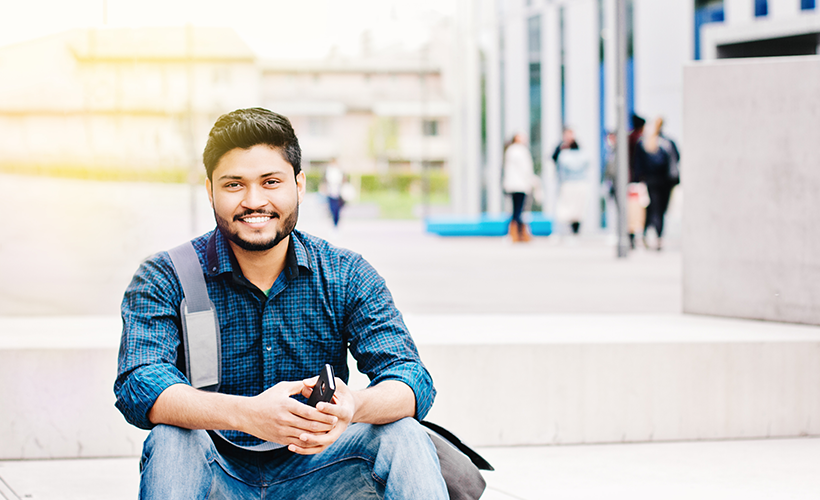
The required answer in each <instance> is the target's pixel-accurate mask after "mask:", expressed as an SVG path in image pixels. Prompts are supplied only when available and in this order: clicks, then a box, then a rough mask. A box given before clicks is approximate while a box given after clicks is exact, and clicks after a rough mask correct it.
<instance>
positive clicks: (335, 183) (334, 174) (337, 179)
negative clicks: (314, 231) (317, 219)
mask: <svg viewBox="0 0 820 500" xmlns="http://www.w3.org/2000/svg"><path fill="white" fill-rule="evenodd" d="M343 185H344V172H342V169H341V167H339V163H338V162H337V161H336V158H334V159H333V160H331V162H330V163H329V164H328V166H327V168H326V169H325V178H324V191H325V196H327V202H328V207H329V208H330V215H331V217H332V218H333V227H338V225H339V216H340V215H341V212H342V207H343V206H344V203H345V202H344V198H343V197H342V186H343Z"/></svg>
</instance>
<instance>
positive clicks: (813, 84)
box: [682, 56, 820, 324]
mask: <svg viewBox="0 0 820 500" xmlns="http://www.w3.org/2000/svg"><path fill="white" fill-rule="evenodd" d="M684 77H685V82H684V83H685V94H684V103H685V108H684V109H685V116H684V124H685V132H686V136H687V151H686V152H685V158H686V160H685V161H686V163H685V169H683V170H682V175H683V177H682V180H683V185H684V186H686V192H687V198H686V204H685V206H684V226H683V242H684V251H683V257H684V280H683V281H684V283H683V286H684V289H683V302H684V303H683V307H684V311H685V312H689V313H698V314H712V315H719V316H732V317H741V318H754V319H764V320H772V321H787V322H797V323H809V324H820V286H819V285H818V283H820V224H818V214H820V196H818V193H820V170H818V168H817V167H818V160H817V140H818V138H820V92H818V86H817V82H820V57H817V56H807V57H790V58H768V59H757V60H735V61H721V62H709V63H700V64H697V65H692V66H689V67H687V68H686V69H685V72H684Z"/></svg>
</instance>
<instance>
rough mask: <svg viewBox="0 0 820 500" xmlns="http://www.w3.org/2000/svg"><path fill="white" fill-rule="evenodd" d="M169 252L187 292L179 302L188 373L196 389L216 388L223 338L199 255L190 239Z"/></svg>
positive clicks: (184, 290)
mask: <svg viewBox="0 0 820 500" xmlns="http://www.w3.org/2000/svg"><path fill="white" fill-rule="evenodd" d="M168 255H169V256H170V257H171V262H172V263H173V264H174V268H176V272H177V276H179V282H180V284H181V285H182V293H183V294H184V296H185V298H184V299H183V300H182V303H181V304H180V306H179V318H180V323H182V343H183V346H184V349H185V375H186V376H187V377H188V380H189V381H190V382H191V385H192V386H193V387H195V388H196V389H202V390H205V391H216V390H217V389H219V384H220V382H221V376H222V342H221V341H220V337H219V320H218V319H217V317H216V307H214V304H213V302H211V299H210V297H209V296H208V288H207V286H206V285H205V276H204V274H203V273H202V266H201V265H200V263H199V257H198V256H197V254H196V250H194V246H193V245H192V244H191V242H190V241H189V242H187V243H183V244H182V245H180V246H178V247H175V248H172V249H171V250H169V251H168Z"/></svg>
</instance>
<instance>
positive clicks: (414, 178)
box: [354, 172, 450, 195]
mask: <svg viewBox="0 0 820 500" xmlns="http://www.w3.org/2000/svg"><path fill="white" fill-rule="evenodd" d="M360 178H361V184H360V186H361V192H362V193H375V192H379V191H394V192H398V193H421V192H423V190H424V188H423V186H424V177H423V176H422V174H419V173H406V172H391V173H387V174H361V175H360ZM427 179H428V182H429V192H430V193H431V194H434V193H435V194H440V195H447V194H448V192H449V187H450V177H449V176H448V175H447V174H446V173H444V172H430V173H428V175H427ZM354 182H355V180H354Z"/></svg>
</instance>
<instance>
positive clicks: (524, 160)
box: [502, 134, 536, 242]
mask: <svg viewBox="0 0 820 500" xmlns="http://www.w3.org/2000/svg"><path fill="white" fill-rule="evenodd" d="M535 179H536V177H535V170H534V169H533V166H532V155H531V154H530V150H529V148H527V139H526V138H525V137H524V136H523V135H522V134H516V135H515V136H514V137H513V140H512V142H511V143H510V144H509V145H508V146H507V147H506V148H505V149H504V174H503V181H502V185H503V188H504V192H505V193H508V194H509V195H510V196H511V197H512V205H513V208H512V219H511V220H510V230H509V232H510V236H511V237H512V240H513V241H514V242H526V241H530V239H531V237H530V232H529V229H528V228H527V226H526V225H525V224H524V221H523V220H522V218H521V214H522V213H523V211H524V202H525V201H526V199H527V195H529V194H530V193H531V192H532V190H533V188H534V187H535Z"/></svg>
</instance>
